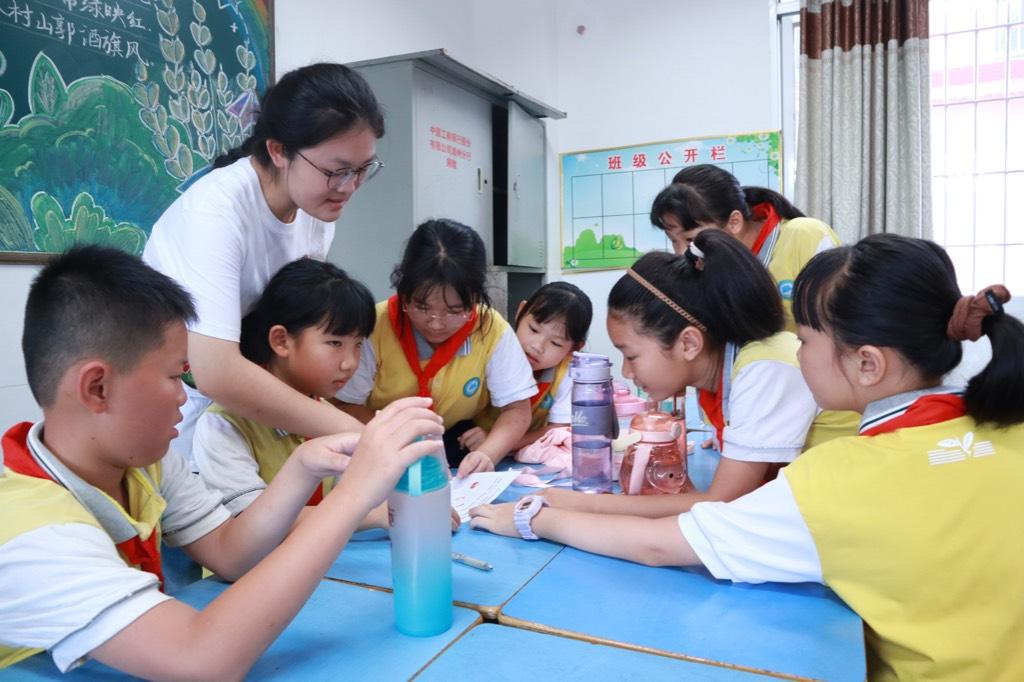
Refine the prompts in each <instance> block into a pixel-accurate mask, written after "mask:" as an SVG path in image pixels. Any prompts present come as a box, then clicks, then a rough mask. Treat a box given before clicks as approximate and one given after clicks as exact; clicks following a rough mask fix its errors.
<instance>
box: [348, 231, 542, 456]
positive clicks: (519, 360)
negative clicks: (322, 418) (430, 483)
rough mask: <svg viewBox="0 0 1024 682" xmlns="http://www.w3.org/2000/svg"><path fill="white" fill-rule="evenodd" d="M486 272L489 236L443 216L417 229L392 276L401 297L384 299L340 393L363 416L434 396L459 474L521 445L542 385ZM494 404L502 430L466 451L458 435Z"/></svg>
mask: <svg viewBox="0 0 1024 682" xmlns="http://www.w3.org/2000/svg"><path fill="white" fill-rule="evenodd" d="M486 275H487V256H486V251H485V250H484V243H483V240H482V239H481V238H480V235H478V234H477V233H476V232H475V231H474V230H473V229H472V228H469V227H467V226H465V225H462V224H461V223H457V222H455V221H453V220H444V219H438V220H428V221H427V222H425V223H423V224H422V225H420V226H419V227H417V228H416V230H414V231H413V233H412V236H411V237H409V241H408V242H407V243H406V246H405V253H404V255H403V256H402V262H401V263H399V264H398V265H397V266H396V267H395V269H394V271H393V272H392V274H391V284H392V286H393V287H395V290H396V294H395V295H394V296H392V297H391V298H389V299H388V300H386V301H381V302H380V303H378V304H377V323H376V326H375V327H374V330H373V333H372V334H371V335H370V337H369V339H368V343H365V344H364V345H363V350H362V358H361V360H360V363H359V369H358V370H357V371H356V374H355V376H353V377H352V380H351V381H349V383H348V384H347V385H346V386H345V387H344V388H343V389H342V390H341V391H340V392H339V393H338V398H339V399H340V400H341V401H342V405H343V409H345V410H346V411H348V412H349V413H350V414H352V415H354V416H356V417H358V418H360V419H362V420H368V419H369V418H370V417H372V416H373V413H374V411H375V410H379V409H382V408H383V407H384V406H386V405H388V404H389V403H391V402H392V401H394V400H397V399H398V398H402V397H405V396H414V395H419V396H424V397H426V396H429V397H432V398H433V400H434V402H433V407H434V409H435V410H436V411H437V413H438V414H440V415H441V416H442V417H443V418H444V424H445V429H446V432H445V450H446V451H447V453H448V460H449V463H450V464H451V465H452V466H458V467H459V471H458V474H459V476H466V475H468V474H470V473H473V472H476V471H492V470H493V469H494V466H495V465H496V464H497V463H498V462H499V461H500V460H501V459H502V458H503V457H504V456H505V455H506V454H508V452H509V451H510V450H512V448H513V447H515V445H516V443H518V442H519V439H521V438H522V437H523V434H524V433H526V430H527V428H528V427H529V425H530V398H531V397H532V396H533V395H534V394H535V393H536V392H537V383H536V382H535V381H534V379H533V372H532V370H531V368H530V363H529V362H528V361H527V359H526V355H525V354H524V353H523V349H522V347H521V346H520V345H519V341H518V340H517V339H516V335H515V333H514V332H513V331H512V327H511V326H509V324H508V322H506V321H505V319H504V318H503V317H502V316H501V315H500V314H499V313H498V311H496V310H494V309H493V308H492V307H491V305H490V299H489V297H488V296H487V292H486V289H485V285H486ZM492 405H493V406H494V407H496V408H498V410H499V411H500V415H499V416H498V417H497V419H496V420H495V422H494V426H493V428H492V429H491V430H490V432H489V433H488V434H487V437H486V438H485V439H484V440H483V442H481V443H479V444H478V445H477V447H475V448H473V449H472V450H470V451H469V452H466V451H465V449H464V448H463V447H462V446H461V444H460V443H458V440H457V436H458V435H461V433H462V432H464V431H465V430H467V429H468V428H471V427H472V422H470V421H469V420H472V419H473V418H474V417H476V416H477V415H478V414H480V413H481V412H482V411H483V410H484V409H486V408H487V407H488V406H492ZM460 422H467V423H466V424H463V425H460ZM456 426H459V428H458V429H456V428H453V427H456Z"/></svg>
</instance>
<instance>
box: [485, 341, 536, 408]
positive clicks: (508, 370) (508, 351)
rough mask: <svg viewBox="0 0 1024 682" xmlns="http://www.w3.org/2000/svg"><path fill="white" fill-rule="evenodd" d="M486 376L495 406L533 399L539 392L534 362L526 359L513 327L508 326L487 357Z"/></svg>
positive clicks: (492, 403)
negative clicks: (532, 365)
mask: <svg viewBox="0 0 1024 682" xmlns="http://www.w3.org/2000/svg"><path fill="white" fill-rule="evenodd" d="M486 377H487V390H488V391H489V392H490V394H491V405H494V406H495V407H505V406H506V405H508V404H509V403H514V402H515V401H517V400H525V399H527V398H532V397H533V396H534V394H536V393H537V382H536V381H534V379H533V370H532V369H531V368H530V361H529V360H527V359H526V353H524V352H523V347H522V345H520V343H519V339H518V338H516V333H515V331H513V330H512V327H507V328H506V329H505V331H504V333H502V335H501V338H500V339H498V343H497V345H496V346H495V347H494V352H493V353H491V357H490V358H488V359H487V369H486Z"/></svg>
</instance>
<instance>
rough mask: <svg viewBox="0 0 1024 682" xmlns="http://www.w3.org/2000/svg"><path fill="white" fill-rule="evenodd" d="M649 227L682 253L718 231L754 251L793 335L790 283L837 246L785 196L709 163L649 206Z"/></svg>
mask: <svg viewBox="0 0 1024 682" xmlns="http://www.w3.org/2000/svg"><path fill="white" fill-rule="evenodd" d="M651 223H653V224H654V225H655V226H657V227H660V228H661V229H662V230H664V231H665V233H666V235H667V236H668V238H669V241H670V242H671V243H672V249H673V250H674V251H675V252H676V253H683V252H684V251H685V250H686V247H687V246H689V244H690V242H692V241H693V238H694V237H696V236H697V234H699V233H700V232H701V231H702V230H706V229H709V228H713V227H717V228H719V229H722V230H724V231H725V232H726V233H728V234H730V235H732V236H733V237H735V238H736V239H738V240H740V241H741V242H742V243H743V244H744V245H745V246H746V247H747V248H749V249H750V250H751V251H753V253H754V255H755V256H757V259H758V260H759V261H761V264H762V265H764V267H766V268H768V272H769V273H770V274H771V276H772V279H774V280H775V284H776V285H777V286H778V288H779V294H780V295H781V296H782V305H783V308H784V310H785V314H786V329H788V330H789V331H792V332H795V331H796V326H795V324H794V322H793V313H792V310H791V308H792V306H791V302H790V301H791V299H792V295H793V281H794V280H795V279H796V276H797V274H799V273H800V270H801V269H803V267H804V265H806V264H807V261H809V260H810V259H811V257H812V256H814V255H815V254H817V253H821V252H822V251H824V250H826V249H831V248H833V247H835V246H839V237H838V236H836V233H835V232H833V231H832V228H830V227H829V226H828V225H826V224H825V223H823V222H821V221H820V220H815V219H814V218H808V217H806V216H805V215H804V214H803V213H802V212H801V211H800V209H798V208H797V207H796V206H794V205H793V204H791V203H790V202H789V200H788V199H786V197H784V196H782V195H781V194H779V193H778V192H775V191H773V190H770V189H766V188H764V187H743V186H741V185H740V181H739V180H737V179H736V176H734V175H733V174H732V173H730V172H729V171H727V170H725V169H724V168H720V167H718V166H713V165H711V164H701V165H697V166H689V167H687V168H683V169H682V170H681V171H679V172H678V173H676V176H675V177H674V178H672V184H671V185H669V186H668V187H666V188H665V189H663V190H662V191H661V192H660V193H659V194H658V196H657V197H655V199H654V204H653V205H652V206H651Z"/></svg>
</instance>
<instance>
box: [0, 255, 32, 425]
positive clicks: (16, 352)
mask: <svg viewBox="0 0 1024 682" xmlns="http://www.w3.org/2000/svg"><path fill="white" fill-rule="evenodd" d="M37 272H39V266H38V265H9V264H0V319H2V322H0V330H2V333H0V431H6V430H7V427H9V426H11V425H12V424H15V423H17V422H21V421H37V420H38V419H39V418H40V417H41V416H42V412H40V411H39V408H38V407H37V406H36V403H35V400H33V399H32V393H31V392H30V391H29V390H28V380H27V379H26V378H25V363H24V361H23V360H22V357H21V330H22V327H23V325H22V318H23V317H24V311H25V299H26V298H27V297H28V287H29V285H30V284H31V283H32V278H33V277H35V276H36V273H37Z"/></svg>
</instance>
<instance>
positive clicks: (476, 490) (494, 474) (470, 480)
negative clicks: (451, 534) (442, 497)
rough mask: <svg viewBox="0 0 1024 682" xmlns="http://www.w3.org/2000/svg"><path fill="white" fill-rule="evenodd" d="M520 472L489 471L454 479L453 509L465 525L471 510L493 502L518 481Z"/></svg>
mask: <svg viewBox="0 0 1024 682" xmlns="http://www.w3.org/2000/svg"><path fill="white" fill-rule="evenodd" d="M518 475H519V472H518V471H488V472H486V473H479V474H470V475H469V476H466V477H465V478H453V479H452V507H454V508H455V511H457V512H458V513H459V518H460V519H462V522H463V523H465V522H467V521H469V510H470V509H472V508H473V507H475V506H477V505H480V504H487V503H489V502H492V501H493V500H494V498H496V497H497V496H498V495H500V494H501V493H502V492H504V491H505V488H507V487H508V486H509V485H510V484H511V483H512V481H514V480H516V476H518Z"/></svg>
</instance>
